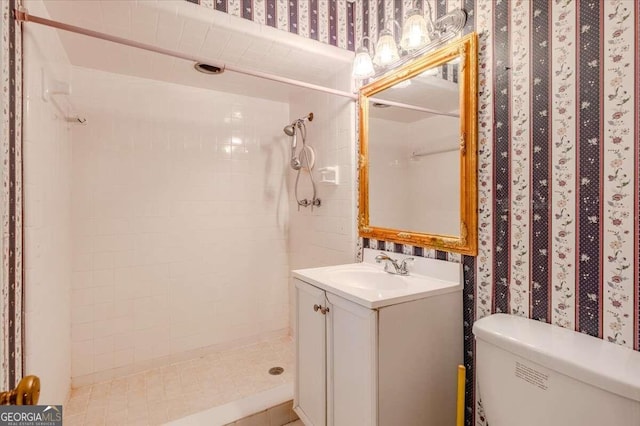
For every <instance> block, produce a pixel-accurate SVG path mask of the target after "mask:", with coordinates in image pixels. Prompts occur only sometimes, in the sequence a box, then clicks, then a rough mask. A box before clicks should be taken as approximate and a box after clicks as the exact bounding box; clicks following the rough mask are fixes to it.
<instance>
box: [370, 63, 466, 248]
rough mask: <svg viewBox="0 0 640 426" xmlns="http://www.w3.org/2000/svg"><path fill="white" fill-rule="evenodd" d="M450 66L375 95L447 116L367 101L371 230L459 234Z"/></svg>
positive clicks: (456, 127)
mask: <svg viewBox="0 0 640 426" xmlns="http://www.w3.org/2000/svg"><path fill="white" fill-rule="evenodd" d="M455 61H458V60H457V58H456V60H455ZM452 62H453V61H450V62H449V63H447V64H443V65H441V66H438V67H434V68H431V69H428V70H426V71H425V72H423V73H421V74H419V75H417V76H415V77H413V78H411V79H409V80H406V81H404V82H403V83H401V84H396V85H395V86H392V87H389V88H388V89H386V90H383V91H381V92H378V93H377V94H376V99H385V100H390V101H395V102H399V103H403V104H406V105H411V106H416V107H418V108H425V109H428V110H434V111H436V112H438V113H445V114H448V115H441V114H438V113H430V112H425V111H421V110H418V108H416V109H407V108H402V107H398V106H389V105H385V104H381V103H379V102H377V101H372V100H369V220H370V223H373V224H376V226H380V227H384V228H394V229H412V230H422V231H425V232H427V231H428V232H433V233H436V234H441V235H451V236H459V235H460V199H459V188H460V164H459V161H458V159H459V155H460V153H459V150H460V145H459V133H460V123H459V116H460V111H459V109H460V104H459V99H460V94H459V90H458V76H457V65H456V64H454V63H452Z"/></svg>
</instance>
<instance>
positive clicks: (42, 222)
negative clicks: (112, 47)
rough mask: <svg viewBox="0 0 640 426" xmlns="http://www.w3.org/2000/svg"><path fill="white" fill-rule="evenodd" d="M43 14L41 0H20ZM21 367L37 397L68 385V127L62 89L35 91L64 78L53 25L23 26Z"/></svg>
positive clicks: (56, 399)
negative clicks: (51, 95)
mask: <svg viewBox="0 0 640 426" xmlns="http://www.w3.org/2000/svg"><path fill="white" fill-rule="evenodd" d="M26 7H27V8H28V9H29V10H30V11H32V12H33V13H37V14H39V15H41V16H46V10H45V8H44V5H43V4H42V2H41V1H27V2H26ZM23 40H24V55H25V56H24V95H25V103H24V104H25V105H24V108H25V111H24V123H23V126H24V127H23V129H24V141H23V143H24V184H25V185H24V203H25V205H24V209H25V223H24V232H25V234H24V235H25V245H24V246H25V249H24V266H25V285H24V288H25V313H26V315H25V328H24V330H25V348H24V352H25V367H26V370H25V375H28V374H35V375H37V376H39V377H40V379H41V381H42V389H41V395H40V403H41V404H63V403H64V402H65V400H66V398H67V394H68V392H69V385H70V375H71V374H70V370H71V365H70V359H71V342H70V340H71V339H70V325H71V318H70V315H69V312H70V288H71V276H70V270H71V222H70V213H71V212H70V210H71V208H70V207H71V174H70V170H71V135H70V131H69V129H68V125H67V123H66V122H65V120H64V114H65V113H66V110H67V109H68V106H67V103H66V101H65V98H64V97H56V100H57V101H58V104H59V107H58V106H56V105H55V104H54V103H53V101H49V102H45V101H44V100H43V98H42V81H43V78H42V73H43V71H44V74H45V79H46V80H53V79H58V80H61V81H65V82H68V81H69V78H70V65H69V63H68V61H67V58H66V54H65V52H64V50H63V48H62V46H61V45H60V41H59V40H58V37H57V36H56V33H55V31H54V30H50V29H47V28H45V27H41V26H37V25H27V26H25V27H24V38H23Z"/></svg>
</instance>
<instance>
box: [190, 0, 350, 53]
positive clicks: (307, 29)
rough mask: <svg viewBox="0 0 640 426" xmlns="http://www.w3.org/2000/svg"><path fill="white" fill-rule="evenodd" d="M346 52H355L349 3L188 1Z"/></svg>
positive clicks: (322, 0) (338, 0)
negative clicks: (345, 50)
mask: <svg viewBox="0 0 640 426" xmlns="http://www.w3.org/2000/svg"><path fill="white" fill-rule="evenodd" d="M186 1H188V2H190V3H196V4H200V5H202V6H204V7H207V8H209V9H214V10H217V11H219V12H224V13H228V14H230V15H234V16H238V17H241V18H244V19H248V20H251V21H253V22H255V23H257V24H261V25H267V26H269V27H273V28H277V29H280V30H283V31H288V32H290V33H293V34H297V35H299V36H302V37H305V38H310V39H312V40H318V41H320V42H322V43H326V44H330V45H332V46H336V47H339V48H342V49H347V50H355V44H354V43H355V35H354V10H355V5H356V3H353V2H349V1H347V0H186Z"/></svg>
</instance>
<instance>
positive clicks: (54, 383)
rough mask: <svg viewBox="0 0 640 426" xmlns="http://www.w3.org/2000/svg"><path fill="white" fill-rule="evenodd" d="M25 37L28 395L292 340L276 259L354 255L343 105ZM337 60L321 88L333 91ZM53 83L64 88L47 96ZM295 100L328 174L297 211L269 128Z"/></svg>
mask: <svg viewBox="0 0 640 426" xmlns="http://www.w3.org/2000/svg"><path fill="white" fill-rule="evenodd" d="M26 6H27V7H28V9H29V11H30V12H31V13H33V14H37V15H41V16H47V14H48V12H47V9H46V6H45V4H44V3H43V2H40V1H32V2H27V5H26ZM186 7H192V5H189V4H186ZM24 33H25V36H24V44H25V48H24V55H25V56H24V64H25V80H24V91H25V95H26V97H25V100H26V103H27V105H26V109H25V119H24V125H25V155H24V156H25V211H26V212H27V215H26V218H25V239H26V244H25V245H26V247H27V248H26V253H25V264H26V268H27V269H26V271H27V275H26V283H27V285H26V286H25V288H26V300H27V309H26V324H27V327H28V330H29V333H28V334H27V349H26V357H27V363H26V364H27V370H28V371H27V373H34V374H38V375H39V376H40V377H41V379H42V381H43V383H44V385H43V390H42V397H41V400H42V401H47V403H57V404H63V403H65V402H66V401H67V398H68V396H69V395H72V396H73V397H74V399H72V401H74V402H73V404H75V405H78V404H85V405H86V404H90V403H92V402H91V401H93V400H92V399H90V398H89V397H88V396H85V394H84V392H86V389H87V386H91V385H95V386H96V393H95V394H94V395H100V392H102V391H104V389H106V388H105V386H106V385H105V384H106V383H110V385H109V389H111V387H112V385H111V384H112V383H120V382H123V381H125V382H126V380H127V377H129V378H131V377H134V378H135V377H138V376H140V375H144V374H145V372H149V371H156V370H157V369H162V368H165V367H167V366H171V365H183V364H184V363H185V362H186V363H188V362H190V360H193V359H200V358H202V359H205V358H206V357H208V356H212V355H211V354H215V353H217V352H220V351H222V352H225V351H227V352H228V351H233V350H234V349H235V348H240V347H253V345H255V344H266V345H267V346H269V345H271V346H272V347H273V346H274V345H276V343H268V342H278V341H280V340H279V339H283V338H287V336H290V335H291V332H292V330H291V321H290V315H291V305H290V297H289V291H290V290H289V287H290V282H289V275H290V270H291V269H294V268H299V267H309V266H321V265H326V264H332V263H345V262H350V261H352V260H353V259H354V258H355V254H356V253H355V239H356V238H355V230H354V229H355V219H354V217H355V208H356V207H355V202H354V200H355V189H354V188H355V178H354V175H353V167H352V164H353V161H354V155H355V154H354V152H355V150H354V144H355V140H354V138H355V132H354V125H355V108H354V106H353V103H352V102H350V101H348V100H343V99H340V98H335V97H331V96H329V95H322V94H316V93H311V92H309V91H304V90H298V91H293V90H289V89H285V88H284V87H283V86H282V85H280V86H277V85H276V86H274V87H275V89H269V90H267V89H264V87H263V86H262V83H260V81H259V80H255V79H253V80H252V79H247V80H246V81H245V86H246V87H245V88H244V93H243V94H237V93H233V91H234V88H235V89H237V86H233V85H230V88H229V90H230V91H225V90H224V89H225V87H224V86H222V87H221V88H220V87H218V88H217V89H215V90H213V89H211V88H203V87H194V86H196V85H192V84H188V83H187V84H176V83H173V82H169V81H160V80H159V79H150V78H144V77H141V76H133V75H125V74H126V72H125V71H123V72H122V73H119V72H117V70H114V69H113V68H114V65H113V64H109V65H108V66H106V65H105V67H104V68H108V70H105V69H101V68H95V67H93V68H92V67H89V66H79V65H77V64H76V62H77V60H76V59H74V56H73V53H69V52H67V51H65V48H63V47H62V43H61V41H60V38H59V35H58V33H56V32H54V31H53V30H51V29H47V28H44V27H39V26H35V25H28V26H26V27H25V30H24ZM185 38H186V36H185ZM81 43H86V40H83V41H81ZM94 48H95V49H99V48H100V45H95V46H94ZM329 49H331V48H329ZM92 54H95V51H94V53H89V52H88V55H92ZM147 55H148V54H147ZM145 58H148V56H145ZM327 58H328V59H327ZM327 58H325V59H324V60H325V61H326V64H330V63H332V62H331V55H329V56H327ZM333 60H334V62H333V63H334V65H335V58H333ZM318 61H319V62H318V63H321V62H322V61H321V60H318ZM180 65H184V67H185V68H184V71H179V72H178V74H180V78H181V79H182V81H185V80H186V81H188V80H189V78H190V76H192V75H193V76H194V78H202V76H200V75H199V74H197V73H196V71H195V70H193V68H192V65H193V64H189V63H187V62H184V63H181V64H180ZM341 66H343V67H342V68H344V71H339V72H338V74H337V75H334V76H330V78H329V79H328V82H327V84H332V85H336V86H341V89H343V90H344V89H349V78H348V76H349V74H348V73H349V71H348V67H349V64H348V62H344V63H343V64H342V65H341ZM123 67H124V68H123V69H126V66H124V65H123ZM176 67H177V66H176ZM114 71H115V72H114ZM333 72H334V74H335V70H333ZM328 76H329V74H328ZM211 78H214V79H215V78H217V76H212V77H211ZM168 80H170V79H168ZM182 81H181V82H182ZM59 82H61V83H63V84H68V85H69V87H70V92H71V93H70V94H60V95H58V94H53V95H52V96H49V97H48V99H45V96H43V92H44V91H46V90H47V89H48V88H51V87H56V85H57V84H58V83H59ZM234 82H235V83H237V81H234ZM252 86H253V87H256V91H255V92H256V95H253V94H252V93H251V90H250V88H251V87H252ZM247 87H248V88H249V89H247ZM235 91H237V90H235ZM274 94H275V95H274ZM311 111H313V112H314V115H315V120H314V122H313V123H310V124H309V125H308V143H309V144H310V145H312V146H313V147H314V148H315V150H316V155H317V166H316V167H326V166H338V167H339V168H341V169H342V170H343V173H342V175H341V179H340V183H339V184H331V185H325V184H321V185H320V186H319V189H318V190H319V197H320V198H321V199H322V206H321V207H320V208H315V209H314V210H313V211H311V210H310V209H302V210H301V211H298V210H297V209H296V208H295V202H294V201H293V195H292V193H291V184H292V179H293V178H294V175H293V173H291V170H290V169H289V168H288V167H287V163H288V155H289V151H288V150H289V139H288V138H287V136H285V135H284V133H283V132H282V128H283V127H284V126H285V125H286V124H288V123H290V122H291V121H292V119H293V118H294V117H297V116H299V115H303V114H306V113H308V112H311ZM78 118H80V119H81V120H85V119H86V123H84V124H81V123H80V122H79V121H78V120H77V119H78ZM42 170H47V171H48V172H47V174H44V173H43V172H42ZM45 290H46V291H45ZM261 342H262V343H261ZM52 348H55V349H52ZM222 352H220V353H222ZM45 354H46V356H45ZM203 357H204V358H203ZM284 361H286V365H287V366H288V367H287V368H291V363H290V360H283V362H284ZM176 363H182V364H176ZM274 363H276V361H274ZM288 373H289V374H288V375H287V377H290V374H291V373H292V372H291V371H289V372H288ZM265 374H266V370H265ZM141 377H142V376H141ZM131 380H133V382H135V380H134V379H131ZM287 380H290V379H287ZM145 383H146V382H145ZM158 383H159V385H158V386H160V387H162V386H163V384H162V383H163V382H158ZM236 384H237V383H236ZM114 386H115V385H114ZM118 386H119V385H118ZM230 386H233V385H232V384H230ZM251 386H252V385H250V384H247V385H246V386H244V387H245V388H247V387H251ZM125 387H126V386H125ZM70 388H78V389H81V394H74V393H73V392H71V393H69V389H70ZM113 389H116V388H113ZM174 390H175V389H174ZM245 390H246V389H245ZM167 392H168V391H167ZM86 395H88V394H86ZM109 398H110V396H109V394H105V395H104V398H102V399H103V400H105V401H110V399H109ZM93 404H94V405H96V404H97V405H96V407H94V408H95V409H96V410H99V409H100V407H102V406H101V405H100V404H99V403H95V402H93ZM107 406H108V405H107ZM74 407H75V406H74ZM138 408H139V407H138ZM199 408H200V409H202V407H199ZM144 410H150V406H147V407H146V408H145V409H144ZM144 410H142V411H144ZM144 412H147V411H144ZM173 413H174V414H176V413H180V414H182V415H185V414H188V412H184V410H182V411H181V410H179V409H175V410H174V411H173ZM163 419H164V420H173V419H175V416H174V417H173V418H172V417H171V416H168V417H164V418H163ZM76 421H77V419H76ZM147 421H150V417H149V418H147Z"/></svg>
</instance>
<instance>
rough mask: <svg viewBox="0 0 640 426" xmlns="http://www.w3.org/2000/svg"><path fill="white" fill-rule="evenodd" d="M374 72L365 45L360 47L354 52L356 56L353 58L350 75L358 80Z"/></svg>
mask: <svg viewBox="0 0 640 426" xmlns="http://www.w3.org/2000/svg"><path fill="white" fill-rule="evenodd" d="M373 74H374V70H373V62H371V56H369V51H368V50H367V48H366V47H364V46H363V47H361V48H359V49H358V51H357V52H356V57H355V58H354V59H353V70H352V72H351V75H352V76H353V78H356V79H358V80H364V79H365V78H369V77H371V76H372V75H373Z"/></svg>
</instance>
